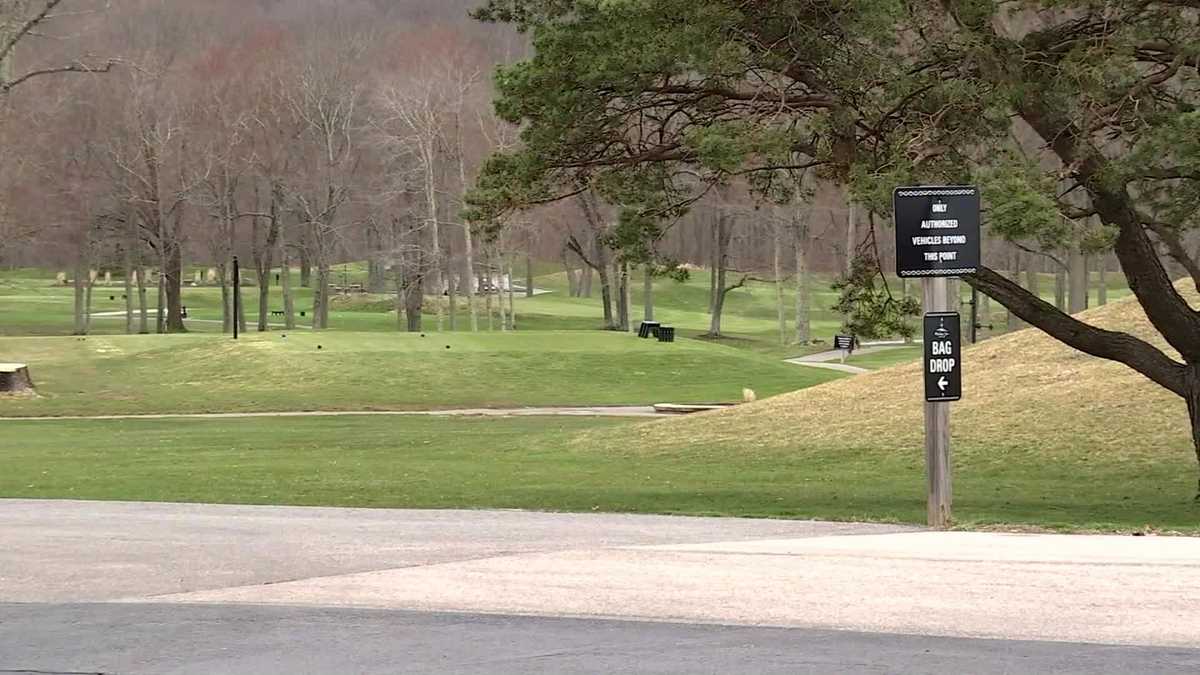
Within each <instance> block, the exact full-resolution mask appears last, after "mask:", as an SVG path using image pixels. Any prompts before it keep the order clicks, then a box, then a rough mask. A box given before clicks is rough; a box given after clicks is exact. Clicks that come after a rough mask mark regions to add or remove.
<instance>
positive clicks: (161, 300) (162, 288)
mask: <svg viewBox="0 0 1200 675" xmlns="http://www.w3.org/2000/svg"><path fill="white" fill-rule="evenodd" d="M166 287H167V278H166V276H165V275H164V274H163V273H162V271H161V270H160V271H159V273H158V307H157V308H155V311H154V330H155V332H156V333H158V334H159V335H162V334H163V333H166V332H167V291H166Z"/></svg>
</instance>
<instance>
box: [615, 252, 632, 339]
mask: <svg viewBox="0 0 1200 675" xmlns="http://www.w3.org/2000/svg"><path fill="white" fill-rule="evenodd" d="M617 269H619V270H620V272H619V274H620V277H619V278H620V288H619V289H618V290H619V293H618V296H617V328H618V329H619V330H622V331H628V330H629V263H627V262H621V263H619V264H618V265H617Z"/></svg>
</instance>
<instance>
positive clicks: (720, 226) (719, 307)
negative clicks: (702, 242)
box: [708, 213, 733, 338]
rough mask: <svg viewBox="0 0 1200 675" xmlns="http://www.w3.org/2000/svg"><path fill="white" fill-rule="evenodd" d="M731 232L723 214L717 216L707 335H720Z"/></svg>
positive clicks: (717, 336)
mask: <svg viewBox="0 0 1200 675" xmlns="http://www.w3.org/2000/svg"><path fill="white" fill-rule="evenodd" d="M732 234H733V229H732V228H731V227H729V225H728V223H726V219H725V214H723V213H722V214H719V215H718V216H717V236H716V238H715V240H714V243H715V244H716V250H715V251H714V255H713V260H714V261H715V265H716V266H715V269H714V273H715V274H716V284H715V291H716V292H715V294H714V296H713V303H712V311H711V312H710V314H711V316H710V319H709V324H708V335H709V337H714V338H719V337H721V313H722V312H723V311H724V309H725V293H726V291H725V268H726V267H727V265H728V262H729V250H728V249H729V240H730V237H731V236H732Z"/></svg>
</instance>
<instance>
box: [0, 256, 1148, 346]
mask: <svg viewBox="0 0 1200 675" xmlns="http://www.w3.org/2000/svg"><path fill="white" fill-rule="evenodd" d="M517 267H518V268H520V267H521V265H518V266H517ZM200 269H202V268H194V269H192V268H189V269H188V270H185V274H184V278H185V279H186V280H188V282H189V283H190V281H191V280H192V279H193V272H194V271H195V270H200ZM343 269H344V273H343ZM522 271H523V270H521V271H519V272H518V274H517V277H518V278H517V281H518V282H520V283H523V274H522V273H521V272H522ZM535 272H536V273H537V277H536V278H535V285H536V287H537V288H539V289H545V290H549V291H551V292H550V293H547V294H543V295H538V296H535V297H532V298H526V297H524V295H523V294H520V293H518V294H517V296H516V298H515V304H516V315H517V328H518V330H521V331H550V330H598V329H601V328H602V327H603V326H602V309H601V303H600V288H599V281H598V280H596V281H594V283H593V294H592V297H590V298H572V297H570V295H569V288H568V284H567V279H566V274H565V273H564V272H562V271H560V268H558V267H556V266H555V265H550V264H544V263H541V264H537V265H535ZM641 275H642V272H641V270H635V271H634V272H633V273H632V278H631V286H632V295H631V297H632V302H633V304H632V307H631V316H632V317H633V319H634V321H635V322H636V321H640V320H641V317H642V316H643V309H642V276H641ZM298 276H299V275H298V273H297V272H296V271H294V270H293V278H294V280H295V282H294V283H293V287H294V288H295V293H296V308H297V310H298V311H308V310H309V309H310V308H311V304H312V291H311V289H308V288H304V287H301V286H300V285H299V281H298ZM332 280H333V283H334V284H341V283H343V281H345V282H348V283H363V282H365V281H366V266H365V265H364V264H361V263H351V264H347V265H338V266H335V269H334V271H333V275H332ZM1096 280H1097V277H1096V276H1095V275H1094V274H1093V284H1092V285H1093V288H1092V292H1091V295H1092V298H1091V302H1092V303H1093V304H1095V302H1096V288H1095V286H1096V285H1097V284H1096ZM831 281H832V279H831V278H830V277H828V276H821V275H818V276H817V277H816V278H815V279H814V281H813V286H812V300H811V303H810V316H811V334H812V335H813V336H814V337H815V338H817V339H818V340H822V341H823V342H824V344H818V345H814V346H803V345H801V346H797V345H788V344H782V343H781V341H780V336H779V327H778V323H777V318H776V307H775V287H774V284H770V283H762V282H754V281H752V282H748V283H747V284H746V285H745V286H744V287H742V288H738V289H735V290H733V291H730V292H729V294H728V296H727V301H726V310H725V317H724V321H723V325H722V333H723V335H724V337H723V338H722V339H720V340H719V342H720V343H722V344H726V345H728V346H731V347H737V348H739V349H745V350H749V351H754V352H757V353H759V354H762V355H764V356H770V357H772V358H778V359H784V358H789V357H793V356H799V355H802V354H806V353H810V352H812V351H819V350H820V349H822V348H824V347H827V346H828V342H829V340H830V339H831V336H832V335H833V334H834V333H836V332H838V331H839V328H840V326H841V317H840V316H839V315H837V314H835V313H834V312H833V311H832V310H831V309H830V307H832V306H833V304H834V303H835V301H836V295H835V294H834V292H833V291H832V290H831V289H830V283H831ZM890 283H891V284H892V288H893V290H894V291H897V292H898V291H899V288H900V282H899V280H896V279H892V280H891V281H890ZM784 286H785V288H784V292H785V303H786V304H787V307H786V313H787V315H788V322H787V325H788V331H789V333H788V335H789V337H790V335H791V333H790V331H792V330H794V322H793V317H792V312H793V309H794V308H793V306H792V304H793V297H794V292H795V288H794V285H793V284H791V283H786V284H785V285H784ZM1108 286H1109V299H1110V300H1115V299H1118V298H1120V297H1123V296H1124V295H1127V294H1128V292H1129V291H1128V288H1126V287H1125V285H1124V280H1123V278H1122V277H1121V275H1120V274H1119V273H1113V274H1111V275H1110V276H1109V279H1108ZM123 288H124V287H123V283H122V281H121V280H120V279H119V278H115V277H114V280H113V285H112V286H104V285H102V283H101V284H100V285H97V286H96V288H95V290H94V292H93V312H97V313H102V312H120V311H123V310H124V301H123V300H122V297H121V296H122V293H123V292H124V290H123ZM960 290H961V292H962V296H963V298H964V299H967V298H969V289H968V288H967V287H966V285H965V284H962V285H961V289H960ZM1040 291H1041V294H1042V297H1043V298H1044V299H1047V300H1049V301H1051V302H1053V299H1054V298H1053V295H1054V277H1053V275H1049V274H1046V275H1042V276H1041V285H1040ZM910 292H914V293H919V290H918V286H917V285H916V284H910ZM243 293H244V299H245V302H246V306H247V310H248V319H249V320H250V322H251V325H252V326H253V323H254V321H255V314H254V312H255V311H256V309H257V301H258V289H257V288H256V287H254V286H247V287H246V288H244V290H243ZM270 293H271V296H270V297H271V301H270V305H271V307H272V308H275V309H277V308H280V307H282V296H281V291H280V289H279V286H278V284H273V285H272V287H271V291H270ZM708 294H709V273H708V272H707V271H706V270H695V271H692V272H691V274H690V276H689V278H688V279H687V280H686V281H683V282H678V281H673V280H670V279H657V280H655V283H654V303H655V318H656V319H657V320H659V321H661V322H663V323H664V324H668V325H673V326H675V327H676V330H677V332H678V334H679V335H681V336H685V337H699V336H701V335H702V334H704V333H707V332H708V330H709V316H708ZM149 296H150V297H149V301H150V304H151V314H153V306H154V304H155V302H156V297H155V294H154V293H153V292H151V293H150V294H149ZM72 303H73V290H72V289H71V288H70V287H65V286H62V285H56V284H55V282H54V273H53V272H52V271H50V270H44V269H40V270H39V269H18V270H11V271H6V272H2V273H0V317H2V318H3V320H2V321H0V335H12V336H17V335H69V334H70V333H71V332H72V329H73V325H72ZM183 304H184V305H186V306H187V307H188V310H189V315H190V318H189V320H188V321H187V322H186V323H187V325H188V329H189V330H191V331H193V332H219V331H220V328H221V324H220V319H221V295H220V290H219V289H218V288H215V287H210V286H198V287H193V286H190V285H185V286H184V288H183ZM427 304H428V306H427V307H426V313H425V316H424V317H423V329H424V330H426V331H433V330H434V328H435V327H436V321H435V317H434V314H433V311H432V310H433V305H432V299H430V301H429V302H428V303H427ZM481 304H482V303H481ZM393 306H394V301H393V299H392V297H391V296H390V295H387V294H379V295H375V294H371V295H365V296H348V297H340V296H339V297H335V301H334V303H333V305H332V308H331V312H330V330H332V331H355V332H361V331H386V332H394V331H396V317H395V314H394V312H392V311H391V309H392V307H393ZM993 307H994V309H995V311H993V312H991V315H990V316H989V317H984V320H983V323H985V324H986V323H989V322H990V323H991V324H993V325H994V326H995V327H996V329H995V330H992V331H987V330H985V331H984V333H983V334H984V335H985V336H992V335H997V334H999V333H1002V332H1003V331H1004V329H1005V327H1006V323H1007V314H1006V312H1005V311H1004V309H1003V308H1002V307H1000V306H999V305H997V304H996V303H993ZM968 311H969V308H968V307H967V306H966V305H964V306H963V307H962V312H963V313H964V315H965V314H966V313H967V312H968ZM481 312H482V310H481ZM277 320H278V319H277ZM481 322H482V327H483V328H485V329H486V328H487V325H488V324H487V320H486V317H484V318H482V319H481ZM151 323H152V324H153V316H152V317H151ZM307 323H308V318H307V317H305V318H301V319H300V324H301V325H307ZM467 325H468V323H467V319H466V308H465V307H463V308H462V309H460V311H459V322H458V325H457V329H458V331H460V332H465V331H466V330H467ZM444 328H446V329H447V330H448V328H449V326H448V321H447V322H446V324H445V325H444ZM124 329H125V321H124V316H114V317H96V318H94V319H93V320H92V325H91V328H90V331H89V332H90V333H91V334H93V335H101V334H120V333H123V332H124ZM151 329H153V325H152V326H151Z"/></svg>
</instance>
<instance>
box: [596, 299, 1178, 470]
mask: <svg viewBox="0 0 1200 675" xmlns="http://www.w3.org/2000/svg"><path fill="white" fill-rule="evenodd" d="M1191 299H1192V300H1193V301H1194V300H1195V297H1194V293H1193V297H1192V298H1191ZM1082 318H1083V319H1084V320H1085V321H1087V322H1089V323H1092V324H1095V325H1098V326H1101V327H1105V328H1109V329H1112V330H1124V331H1128V332H1132V333H1134V334H1137V335H1138V336H1140V337H1142V338H1143V339H1146V340H1147V341H1150V342H1152V343H1155V344H1157V345H1159V346H1163V343H1162V340H1161V338H1160V337H1159V336H1158V335H1157V333H1156V332H1155V331H1154V330H1153V328H1152V327H1151V326H1150V325H1149V323H1148V322H1147V320H1146V317H1145V315H1144V313H1143V312H1142V310H1141V307H1140V305H1138V304H1137V303H1136V302H1135V301H1133V300H1132V299H1125V300H1121V301H1118V302H1114V303H1111V304H1109V305H1106V306H1104V307H1099V308H1095V309H1092V310H1089V311H1088V312H1086V313H1085V314H1084V315H1083V316H1082ZM963 364H964V375H963V387H964V391H963V400H962V401H960V402H957V403H954V404H952V409H953V413H952V415H953V416H952V435H953V437H954V439H955V443H956V445H958V446H959V447H970V448H974V449H976V450H977V451H984V450H985V449H995V450H1004V451H1005V454H1004V456H999V455H997V456H996V457H995V458H994V459H993V460H992V461H1008V460H1011V459H1014V457H1013V456H1012V453H1013V452H1020V453H1029V454H1037V455H1039V456H1044V457H1049V456H1054V455H1055V454H1056V453H1059V452H1067V453H1070V454H1071V455H1074V456H1078V455H1079V454H1080V453H1084V454H1090V453H1102V454H1103V455H1105V456H1106V457H1108V458H1110V459H1114V458H1121V459H1124V460H1134V461H1137V460H1139V459H1147V458H1150V457H1161V456H1163V455H1164V454H1171V455H1174V456H1176V457H1178V456H1179V453H1187V454H1190V453H1191V449H1190V447H1191V446H1190V438H1189V435H1188V426H1187V413H1186V408H1185V406H1184V404H1183V402H1182V401H1181V400H1180V399H1179V398H1178V397H1176V396H1174V395H1173V394H1171V393H1169V392H1167V391H1165V390H1164V389H1162V388H1160V387H1159V386H1157V385H1156V384H1154V383H1152V382H1150V381H1149V380H1147V379H1145V378H1144V377H1142V376H1141V375H1139V374H1137V373H1136V372H1134V371H1133V370H1130V369H1129V368H1127V367H1125V366H1123V365H1120V364H1117V363H1113V362H1109V361H1104V360H1102V359H1097V358H1093V357H1090V356H1087V355H1085V354H1082V353H1079V352H1076V351H1074V350H1072V349H1071V348H1069V347H1067V346H1065V345H1063V344H1062V343H1060V342H1058V341H1056V340H1054V339H1052V338H1050V337H1049V336H1047V335H1045V334H1044V333H1042V332H1040V331H1037V330H1033V329H1026V330H1022V331H1018V332H1016V333H1013V334H1010V335H1007V336H1003V337H998V338H995V339H992V340H989V341H987V342H984V343H982V344H980V345H977V346H975V347H969V348H967V349H966V350H965V351H964V355H963ZM920 369H921V366H920V364H919V363H914V364H906V365H902V366H896V367H893V368H888V369H885V370H880V371H876V372H873V373H869V374H864V375H859V376H856V377H853V378H848V379H844V380H839V381H836V382H831V383H829V384H825V385H821V386H818V387H812V388H809V389H805V390H802V391H797V392H793V393H790V394H783V395H780V396H775V397H773V398H769V399H765V400H762V401H758V402H755V403H749V404H746V405H741V406H737V407H736V408H732V409H728V410H722V411H717V412H712V413H704V414H700V415H691V416H688V417H686V418H680V419H669V420H663V421H656V422H651V423H647V424H641V425H637V426H635V427H631V428H630V429H629V430H628V432H626V433H628V434H630V435H632V436H634V437H635V438H629V437H621V438H617V439H610V440H615V441H616V442H617V443H619V445H621V446H623V447H636V448H641V449H643V451H645V452H656V451H663V452H671V451H677V450H679V449H682V448H685V447H688V446H696V445H703V446H710V447H711V446H721V447H722V448H728V449H729V450H731V451H735V452H746V453H749V454H758V452H761V451H768V452H769V451H772V450H779V449H785V448H786V449H787V450H788V452H793V453H803V452H804V451H805V450H820V451H822V452H827V451H829V450H836V449H839V448H845V449H872V450H885V449H889V448H909V449H912V448H915V447H920V445H921V443H922V438H923V429H922V427H923V420H922V388H921V370H920ZM756 451H758V452H756ZM977 459H978V460H983V461H988V459H987V458H986V457H977Z"/></svg>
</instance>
